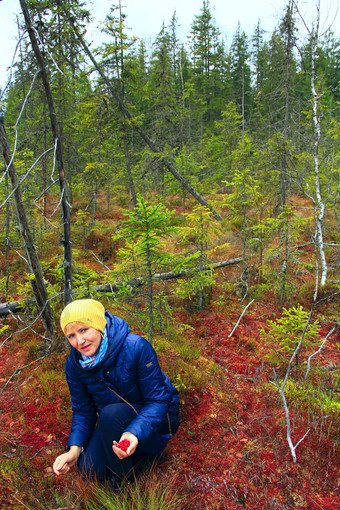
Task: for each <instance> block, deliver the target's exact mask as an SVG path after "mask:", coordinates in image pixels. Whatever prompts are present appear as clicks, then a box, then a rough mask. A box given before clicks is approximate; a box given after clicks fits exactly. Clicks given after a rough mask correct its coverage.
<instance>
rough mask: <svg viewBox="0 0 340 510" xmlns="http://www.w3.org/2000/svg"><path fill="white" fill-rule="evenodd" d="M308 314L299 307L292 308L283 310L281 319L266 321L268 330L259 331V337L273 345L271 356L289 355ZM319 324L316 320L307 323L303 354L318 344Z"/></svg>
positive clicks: (296, 342) (296, 343)
mask: <svg viewBox="0 0 340 510" xmlns="http://www.w3.org/2000/svg"><path fill="white" fill-rule="evenodd" d="M308 317H309V312H307V311H306V310H304V309H303V308H302V306H301V305H297V306H292V307H291V308H289V309H286V308H283V313H282V317H281V318H280V319H277V320H275V321H268V326H269V329H268V330H267V331H265V330H263V329H262V330H261V331H260V333H261V336H262V338H263V339H264V340H266V341H267V342H271V344H273V345H274V347H273V348H272V355H273V356H274V357H275V356H276V355H279V356H283V357H284V358H285V356H286V355H291V354H292V353H293V352H294V351H295V349H296V347H297V345H298V343H299V341H300V338H301V335H302V333H303V331H304V329H305V326H306V323H307V321H308ZM319 328H320V324H319V321H318V320H315V321H314V322H313V323H309V324H308V326H307V329H306V331H305V334H304V338H303V343H302V346H303V348H304V349H305V352H307V353H308V352H309V351H310V350H311V349H312V348H315V347H316V345H317V344H318V338H317V337H318V331H319Z"/></svg>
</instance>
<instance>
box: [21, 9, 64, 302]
mask: <svg viewBox="0 0 340 510" xmlns="http://www.w3.org/2000/svg"><path fill="white" fill-rule="evenodd" d="M20 5H21V9H22V12H23V14H24V17H25V24H26V28H27V32H28V34H29V37H30V40H31V44H32V48H33V51H34V54H35V57H36V59H37V62H38V66H39V68H40V71H41V76H42V80H43V84H44V88H45V94H46V99H47V104H48V110H49V114H50V121H51V128H52V134H53V139H54V143H55V147H56V161H57V168H58V174H59V186H60V192H61V206H62V212H63V225H64V239H63V246H64V302H65V304H68V303H70V302H71V301H72V248H71V222H70V206H69V201H68V193H67V184H66V179H65V170H64V164H63V155H62V148H61V142H60V137H59V132H58V123H57V116H56V112H55V109H54V102H53V97H52V92H51V87H50V83H49V80H48V77H47V71H46V67H45V63H44V59H43V57H42V54H41V51H40V48H39V45H38V42H37V38H36V36H35V31H34V29H33V27H32V22H31V18H30V15H29V12H28V9H27V4H26V0H20Z"/></svg>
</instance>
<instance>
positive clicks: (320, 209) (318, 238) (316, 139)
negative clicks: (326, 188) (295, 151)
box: [311, 0, 327, 287]
mask: <svg viewBox="0 0 340 510" xmlns="http://www.w3.org/2000/svg"><path fill="white" fill-rule="evenodd" d="M319 24H320V0H319V1H318V3H317V17H316V23H315V26H314V27H313V30H312V34H311V42H312V55H311V58H312V70H311V92H312V102H313V116H312V118H313V160H314V177H315V193H316V207H315V227H316V232H315V242H316V245H317V248H318V251H319V256H320V265H321V279H320V285H321V287H322V286H324V285H325V283H326V279H327V262H326V256H325V247H324V242H323V222H324V216H325V204H324V203H323V201H322V196H321V187H320V168H319V143H320V139H321V124H320V115H319V109H318V100H319V97H318V94H317V91H316V84H315V81H316V52H317V46H318V38H319Z"/></svg>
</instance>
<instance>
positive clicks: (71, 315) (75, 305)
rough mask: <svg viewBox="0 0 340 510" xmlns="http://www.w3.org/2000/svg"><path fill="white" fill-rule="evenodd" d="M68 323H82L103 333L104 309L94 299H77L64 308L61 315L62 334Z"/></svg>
mask: <svg viewBox="0 0 340 510" xmlns="http://www.w3.org/2000/svg"><path fill="white" fill-rule="evenodd" d="M70 322H83V323H84V324H86V325H87V326H90V327H92V328H95V329H98V331H101V332H102V333H103V331H104V329H105V326H106V319H105V308H104V307H103V305H102V304H101V303H100V302H99V301H95V300H94V299H77V300H76V301H72V302H71V303H69V304H68V305H67V306H65V308H64V310H63V311H62V313H61V316H60V326H61V329H62V330H63V332H64V333H65V328H66V326H67V324H69V323H70Z"/></svg>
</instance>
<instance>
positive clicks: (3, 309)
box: [0, 252, 250, 317]
mask: <svg viewBox="0 0 340 510" xmlns="http://www.w3.org/2000/svg"><path fill="white" fill-rule="evenodd" d="M92 253H93V252H92ZM240 262H242V257H238V258H235V259H230V260H222V261H221V262H214V263H212V264H209V265H206V266H202V267H201V268H200V269H198V268H197V269H196V268H193V269H183V270H182V271H179V272H174V271H170V272H169V273H157V274H155V275H154V280H159V281H167V280H171V279H175V278H183V277H185V276H191V275H194V274H196V273H198V272H200V271H211V270H212V269H219V268H222V267H227V266H231V265H234V264H239V263H240ZM144 284H145V278H134V279H133V280H129V281H128V282H116V283H113V284H111V283H108V284H106V285H100V286H96V287H92V289H91V290H92V291H93V292H103V293H108V294H114V293H115V292H118V291H119V290H120V289H121V288H122V287H132V288H138V287H141V286H142V285H144ZM76 294H77V291H76V290H75V291H74V292H73V295H76ZM34 304H35V301H33V300H27V301H24V302H19V301H15V302H12V303H0V317H4V316H6V315H9V314H10V313H12V314H15V313H18V312H22V311H23V310H24V309H25V308H30V307H32V306H33V305H34ZM249 304H250V303H249ZM248 306H249V305H248Z"/></svg>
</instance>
